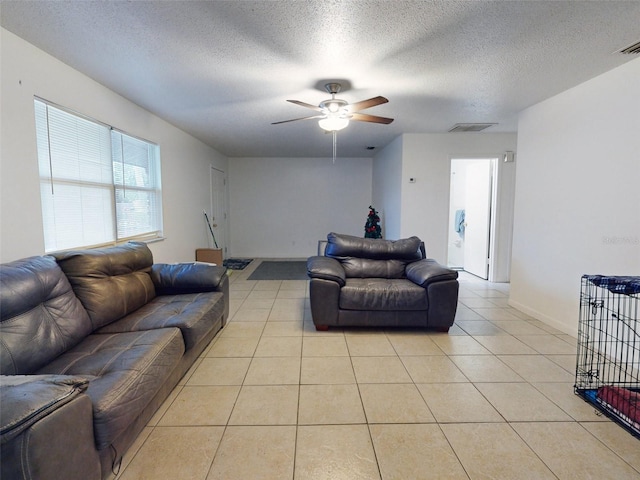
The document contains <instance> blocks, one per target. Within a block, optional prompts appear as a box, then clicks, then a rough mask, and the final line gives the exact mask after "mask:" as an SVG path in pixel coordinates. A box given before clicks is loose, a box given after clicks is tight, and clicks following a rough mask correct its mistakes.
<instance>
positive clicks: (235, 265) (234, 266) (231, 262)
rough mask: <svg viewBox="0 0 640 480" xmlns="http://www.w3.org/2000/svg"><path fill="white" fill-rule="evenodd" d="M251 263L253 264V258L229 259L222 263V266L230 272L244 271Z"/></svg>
mask: <svg viewBox="0 0 640 480" xmlns="http://www.w3.org/2000/svg"><path fill="white" fill-rule="evenodd" d="M251 262H253V258H227V259H226V260H224V261H223V262H222V265H224V266H225V267H227V268H228V269H229V270H244V269H245V267H246V266H247V265H249V264H250V263H251Z"/></svg>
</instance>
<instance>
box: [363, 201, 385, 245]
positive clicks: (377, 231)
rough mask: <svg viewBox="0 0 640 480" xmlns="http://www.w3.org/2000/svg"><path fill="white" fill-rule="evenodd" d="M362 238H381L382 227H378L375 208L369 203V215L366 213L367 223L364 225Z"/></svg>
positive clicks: (378, 221) (378, 219) (378, 220)
mask: <svg viewBox="0 0 640 480" xmlns="http://www.w3.org/2000/svg"><path fill="white" fill-rule="evenodd" d="M364 238H382V229H381V228H380V217H379V216H378V212H376V209H375V208H373V207H372V206H371V205H369V215H367V223H365V225H364Z"/></svg>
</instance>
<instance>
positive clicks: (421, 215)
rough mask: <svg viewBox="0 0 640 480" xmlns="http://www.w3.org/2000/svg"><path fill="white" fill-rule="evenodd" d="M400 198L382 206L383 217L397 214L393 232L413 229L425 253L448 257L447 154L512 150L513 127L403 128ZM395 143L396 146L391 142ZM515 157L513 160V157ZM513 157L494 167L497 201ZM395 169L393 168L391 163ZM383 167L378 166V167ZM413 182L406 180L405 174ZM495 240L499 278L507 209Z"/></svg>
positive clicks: (507, 195) (507, 183)
mask: <svg viewBox="0 0 640 480" xmlns="http://www.w3.org/2000/svg"><path fill="white" fill-rule="evenodd" d="M401 141H402V146H401V151H402V168H401V179H400V185H401V186H400V191H401V197H402V199H401V204H400V207H399V208H398V209H397V210H396V211H386V212H385V214H386V222H389V217H390V216H392V215H394V216H396V217H397V218H399V219H400V220H399V221H400V231H399V232H398V235H397V236H396V238H401V237H409V236H411V235H417V236H418V237H420V238H421V239H422V240H423V241H424V242H425V245H426V250H427V256H429V257H430V258H435V259H436V260H437V261H438V262H440V263H442V264H446V262H447V241H448V228H449V177H450V171H451V159H452V158H456V157H467V158H471V157H475V156H478V157H491V156H495V157H500V156H502V154H503V153H504V152H505V151H507V150H515V147H516V134H515V133H513V134H512V133H466V134H465V133H444V134H405V135H403V136H402V137H401ZM396 148H398V147H396ZM516 163H517V162H516ZM516 163H500V165H499V167H498V195H499V196H500V199H499V203H501V204H504V203H507V204H509V205H510V204H511V203H512V195H513V183H514V178H515V169H516ZM396 171H397V169H396ZM380 172H382V170H380ZM412 177H413V178H415V179H416V182H415V183H409V178H412ZM497 215H498V216H499V217H500V222H499V223H500V225H499V227H498V235H497V240H496V241H497V242H499V243H500V245H498V249H499V251H500V252H501V256H504V257H505V258H504V259H501V260H500V262H499V266H498V268H497V271H496V279H497V280H498V281H506V280H508V270H509V265H508V258H509V255H510V247H511V246H510V240H511V212H510V209H509V208H503V209H501V210H500V211H499V212H498V213H497Z"/></svg>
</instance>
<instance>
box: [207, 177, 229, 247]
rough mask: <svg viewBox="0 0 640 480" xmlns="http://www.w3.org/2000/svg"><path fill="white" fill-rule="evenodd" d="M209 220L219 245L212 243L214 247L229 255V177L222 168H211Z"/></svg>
mask: <svg viewBox="0 0 640 480" xmlns="http://www.w3.org/2000/svg"><path fill="white" fill-rule="evenodd" d="M209 222H210V223H211V227H212V229H213V234H214V236H215V238H216V242H217V244H218V246H217V247H216V246H215V244H213V239H211V243H212V246H213V248H221V249H222V256H223V257H224V258H226V256H227V240H226V239H227V230H226V226H227V177H226V174H225V173H224V172H223V171H222V170H218V169H217V168H213V167H212V168H211V212H210V217H209Z"/></svg>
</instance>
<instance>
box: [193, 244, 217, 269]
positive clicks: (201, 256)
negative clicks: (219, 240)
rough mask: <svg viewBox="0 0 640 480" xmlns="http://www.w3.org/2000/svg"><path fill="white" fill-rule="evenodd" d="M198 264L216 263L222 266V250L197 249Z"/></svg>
mask: <svg viewBox="0 0 640 480" xmlns="http://www.w3.org/2000/svg"><path fill="white" fill-rule="evenodd" d="M196 262H207V263H215V264H216V265H220V266H222V249H221V248H196Z"/></svg>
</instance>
